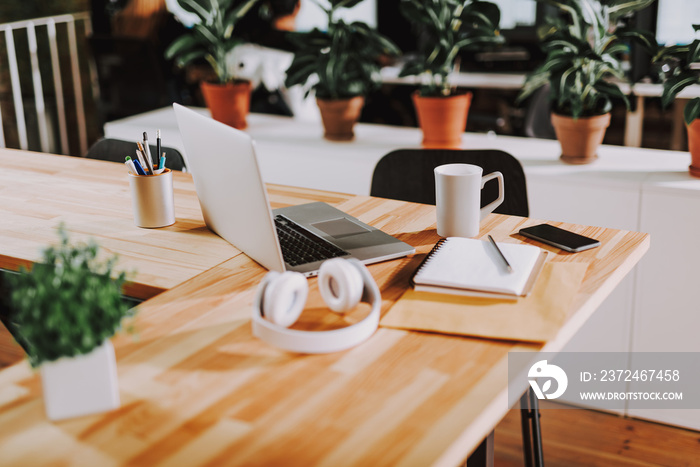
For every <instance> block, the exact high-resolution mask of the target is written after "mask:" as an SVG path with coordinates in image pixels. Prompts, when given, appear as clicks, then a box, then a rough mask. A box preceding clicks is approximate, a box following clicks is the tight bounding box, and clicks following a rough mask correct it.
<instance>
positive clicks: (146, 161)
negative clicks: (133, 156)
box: [136, 141, 153, 173]
mask: <svg viewBox="0 0 700 467" xmlns="http://www.w3.org/2000/svg"><path fill="white" fill-rule="evenodd" d="M136 145H137V146H138V148H139V150H138V152H139V153H141V154H140V157H139V160H140V161H141V165H142V166H143V168H144V170H148V172H150V173H153V162H151V158H150V157H148V155H147V153H146V151H145V150H144V149H143V145H142V144H141V141H136Z"/></svg>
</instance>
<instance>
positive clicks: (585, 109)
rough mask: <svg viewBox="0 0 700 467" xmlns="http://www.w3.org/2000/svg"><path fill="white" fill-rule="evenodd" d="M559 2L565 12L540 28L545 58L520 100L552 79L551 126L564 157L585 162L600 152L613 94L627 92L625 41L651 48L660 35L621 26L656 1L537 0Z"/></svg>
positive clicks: (624, 98)
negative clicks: (623, 59)
mask: <svg viewBox="0 0 700 467" xmlns="http://www.w3.org/2000/svg"><path fill="white" fill-rule="evenodd" d="M537 1H539V2H541V3H546V4H549V5H553V6H556V7H557V8H559V10H560V12H561V14H560V15H559V16H554V17H549V18H548V22H547V25H546V26H545V27H544V28H542V29H541V30H540V33H541V35H542V38H541V40H542V48H543V50H544V51H545V53H546V54H547V55H546V58H545V60H544V62H543V63H542V65H540V66H539V67H538V68H537V69H536V70H535V71H534V72H532V73H531V74H530V75H528V77H527V79H526V82H525V85H524V87H523V90H522V92H521V93H520V95H519V96H518V100H519V101H522V100H523V99H525V98H526V97H528V96H530V95H531V94H532V93H533V92H534V91H535V90H537V89H539V88H540V87H541V86H543V85H545V84H547V83H549V85H550V98H551V100H552V114H551V119H552V125H553V126H554V130H555V132H556V135H557V139H558V140H559V142H560V144H561V148H562V154H561V159H562V160H563V161H564V162H567V163H571V164H587V163H590V162H592V161H594V160H595V159H596V158H597V157H598V155H597V151H598V147H599V146H600V144H601V143H602V142H603V138H604V137H605V132H606V129H607V127H608V126H609V125H610V110H611V109H612V99H613V98H619V99H621V100H622V101H623V102H624V103H625V105H626V106H627V107H629V101H628V99H627V96H625V94H624V93H623V92H622V91H621V90H620V87H619V86H618V84H616V82H615V80H618V81H624V80H625V75H624V73H623V71H622V65H621V61H620V58H619V56H620V54H621V53H623V52H626V51H627V47H628V46H627V44H625V43H624V42H623V41H637V42H639V43H640V44H641V45H642V46H643V47H645V48H647V49H648V50H650V51H652V53H653V51H654V50H655V49H656V40H655V39H654V37H653V34H651V33H650V32H649V31H640V30H634V29H628V28H626V27H619V26H620V24H622V23H621V21H622V19H623V17H625V16H626V15H628V14H630V13H631V12H634V11H637V10H641V9H643V8H646V7H647V6H649V5H650V4H651V3H653V2H654V0H609V1H607V2H605V4H603V3H602V2H601V1H600V0H537Z"/></svg>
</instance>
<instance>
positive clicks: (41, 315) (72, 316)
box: [8, 226, 133, 367]
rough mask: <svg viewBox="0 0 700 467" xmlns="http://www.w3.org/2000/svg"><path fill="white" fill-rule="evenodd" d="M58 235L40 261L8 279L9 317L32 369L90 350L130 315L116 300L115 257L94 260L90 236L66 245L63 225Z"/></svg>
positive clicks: (118, 278) (95, 248) (118, 279)
mask: <svg viewBox="0 0 700 467" xmlns="http://www.w3.org/2000/svg"><path fill="white" fill-rule="evenodd" d="M58 233H59V237H60V244H59V245H56V246H52V247H49V248H47V249H46V250H44V252H43V257H42V261H41V262H39V263H36V264H35V265H34V266H33V267H32V268H31V271H27V270H26V269H23V270H21V271H20V274H17V275H14V276H11V277H9V278H8V281H9V289H10V299H9V302H10V309H11V310H12V315H11V318H12V321H13V323H14V324H15V327H16V331H17V333H18V336H17V338H18V340H19V341H20V343H21V344H22V346H23V347H24V348H25V349H26V350H27V353H28V356H29V362H30V363H31V365H32V366H33V367H37V366H39V365H41V363H43V362H47V361H53V360H57V359H59V358H61V357H72V356H75V355H81V354H87V353H89V352H91V351H92V350H93V349H95V348H96V347H99V346H100V345H102V343H103V342H104V340H105V339H109V338H110V337H112V336H113V335H114V333H115V332H116V331H117V330H118V329H119V328H120V326H121V323H122V319H123V318H124V317H126V316H131V315H132V314H133V312H132V311H131V310H130V309H129V306H128V305H127V304H126V303H125V302H124V301H123V300H122V299H121V288H122V285H123V284H124V282H125V280H126V273H124V272H121V273H119V274H118V275H116V277H113V276H114V274H115V272H114V266H115V263H116V261H117V257H116V256H113V257H111V258H109V259H107V260H106V261H98V259H97V254H98V250H99V247H98V245H97V244H96V243H95V242H94V240H91V241H90V242H88V243H86V244H78V245H71V244H70V243H69V239H68V234H67V232H66V230H65V228H64V227H63V226H61V227H59V230H58Z"/></svg>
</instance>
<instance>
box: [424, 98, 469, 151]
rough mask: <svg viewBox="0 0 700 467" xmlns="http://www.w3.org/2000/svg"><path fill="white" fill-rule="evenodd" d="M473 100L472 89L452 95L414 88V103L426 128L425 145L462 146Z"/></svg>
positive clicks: (434, 146) (428, 146) (438, 147)
mask: <svg viewBox="0 0 700 467" xmlns="http://www.w3.org/2000/svg"><path fill="white" fill-rule="evenodd" d="M471 102H472V93H470V92H469V93H466V94H459V95H456V96H448V97H422V96H420V94H419V92H418V91H416V92H414V93H413V105H414V106H415V107H416V114H417V116H418V124H419V125H420V127H421V129H422V130H423V147H425V148H437V149H454V148H461V147H462V133H464V130H465V129H466V126H467V113H468V112H469V105H470V104H471Z"/></svg>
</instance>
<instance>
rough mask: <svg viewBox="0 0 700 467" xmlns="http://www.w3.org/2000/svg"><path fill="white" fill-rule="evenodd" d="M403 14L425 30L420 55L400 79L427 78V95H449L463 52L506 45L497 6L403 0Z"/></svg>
mask: <svg viewBox="0 0 700 467" xmlns="http://www.w3.org/2000/svg"><path fill="white" fill-rule="evenodd" d="M400 8H401V13H402V14H403V15H404V16H405V17H406V18H407V19H408V20H409V21H410V22H411V23H413V24H414V25H415V26H416V27H418V28H420V29H422V31H423V33H424V37H423V38H422V39H423V40H421V41H420V50H419V53H418V55H417V56H415V57H413V58H411V59H409V60H408V61H407V62H406V64H405V65H404V67H403V69H402V70H401V73H400V76H411V75H423V76H424V77H426V78H427V79H426V80H425V82H424V84H423V86H422V87H421V91H420V92H421V95H423V96H449V95H450V94H451V91H452V90H451V86H450V82H449V75H450V73H451V72H452V71H453V70H454V68H455V60H456V59H457V56H458V54H459V52H460V51H462V50H471V49H476V48H479V47H484V46H486V45H494V44H500V43H503V42H504V40H503V37H502V36H500V35H499V33H498V24H499V22H500V20H501V12H500V10H499V9H498V6H497V5H496V4H494V3H490V2H484V1H479V0H402V1H401V6H400Z"/></svg>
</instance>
